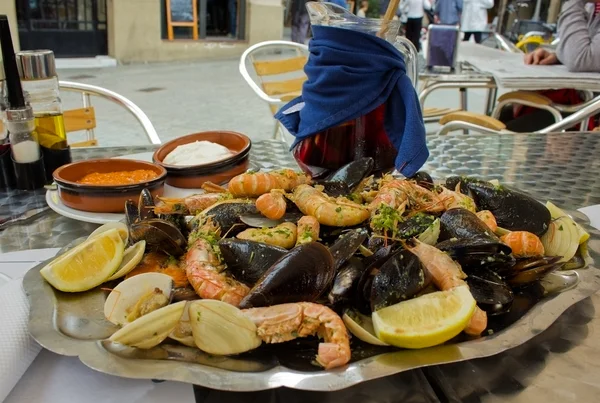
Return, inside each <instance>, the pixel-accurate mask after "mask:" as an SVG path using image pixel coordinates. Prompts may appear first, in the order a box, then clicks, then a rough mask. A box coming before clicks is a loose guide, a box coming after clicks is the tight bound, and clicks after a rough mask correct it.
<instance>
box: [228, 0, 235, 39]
mask: <svg viewBox="0 0 600 403" xmlns="http://www.w3.org/2000/svg"><path fill="white" fill-rule="evenodd" d="M227 11H228V12H229V33H228V34H227V36H229V37H230V38H235V37H236V32H237V0H227Z"/></svg>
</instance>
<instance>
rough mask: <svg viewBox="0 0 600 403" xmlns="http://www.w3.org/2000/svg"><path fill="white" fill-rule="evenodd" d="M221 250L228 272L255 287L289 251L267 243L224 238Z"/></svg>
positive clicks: (220, 246) (220, 243)
mask: <svg viewBox="0 0 600 403" xmlns="http://www.w3.org/2000/svg"><path fill="white" fill-rule="evenodd" d="M219 250H220V251H221V256H222V257H223V261H224V262H225V264H226V265H227V271H229V273H231V275H232V276H233V277H235V279H236V280H239V281H241V282H243V283H244V284H246V285H249V286H253V285H254V284H256V282H257V281H258V280H259V279H260V278H261V277H262V275H263V274H264V273H265V272H266V271H267V270H268V269H269V268H270V267H271V266H273V264H274V263H275V262H276V261H278V260H279V259H280V258H281V257H282V256H283V255H285V254H286V253H287V252H288V251H287V250H286V249H283V248H279V247H277V246H272V245H268V244H266V243H261V242H254V241H248V240H244V239H234V238H223V239H221V240H220V241H219Z"/></svg>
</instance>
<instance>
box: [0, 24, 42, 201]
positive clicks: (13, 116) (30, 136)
mask: <svg viewBox="0 0 600 403" xmlns="http://www.w3.org/2000/svg"><path fill="white" fill-rule="evenodd" d="M0 45H1V47H2V59H3V60H4V75H5V88H6V90H7V98H8V105H7V109H6V126H7V129H8V137H9V140H10V149H11V154H12V162H13V167H14V170H15V184H16V188H17V189H21V190H33V189H39V188H42V187H43V186H44V185H45V183H46V171H45V170H44V159H43V158H42V155H41V151H40V145H39V143H38V142H37V135H36V133H35V121H34V116H33V109H31V107H30V106H29V105H26V103H25V96H24V94H23V89H22V87H21V80H20V79H19V72H18V69H17V62H16V59H15V51H14V48H13V44H12V37H11V35H10V26H9V24H8V18H7V17H6V15H0Z"/></svg>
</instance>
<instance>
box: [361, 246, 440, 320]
mask: <svg viewBox="0 0 600 403" xmlns="http://www.w3.org/2000/svg"><path fill="white" fill-rule="evenodd" d="M430 282H431V276H430V274H429V272H428V271H427V270H425V268H424V267H423V264H422V263H421V261H420V260H419V258H418V257H417V256H416V255H414V254H413V253H410V252H409V251H406V250H402V251H400V252H398V253H396V254H394V255H393V256H392V257H390V258H389V259H388V260H387V261H386V262H385V263H384V264H383V265H382V266H381V267H380V269H379V271H378V272H377V273H376V274H375V275H374V276H373V282H372V284H371V310H372V311H377V310H379V309H381V308H385V307H386V306H390V305H394V304H397V303H398V302H401V301H405V300H407V299H409V298H412V297H414V296H415V295H416V294H418V293H419V292H421V290H423V289H424V288H425V287H427V286H428V285H429V283H430Z"/></svg>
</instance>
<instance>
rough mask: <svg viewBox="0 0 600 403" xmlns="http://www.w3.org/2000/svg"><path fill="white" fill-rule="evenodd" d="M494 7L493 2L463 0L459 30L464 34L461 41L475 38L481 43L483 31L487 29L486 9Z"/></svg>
mask: <svg viewBox="0 0 600 403" xmlns="http://www.w3.org/2000/svg"><path fill="white" fill-rule="evenodd" d="M492 7H494V0H464V4H463V12H462V18H461V24H460V29H461V31H463V32H464V33H465V36H464V38H463V41H469V39H471V36H474V37H475V42H476V43H481V36H482V33H483V31H485V30H486V28H487V23H488V11H487V10H488V9H489V8H492Z"/></svg>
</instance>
